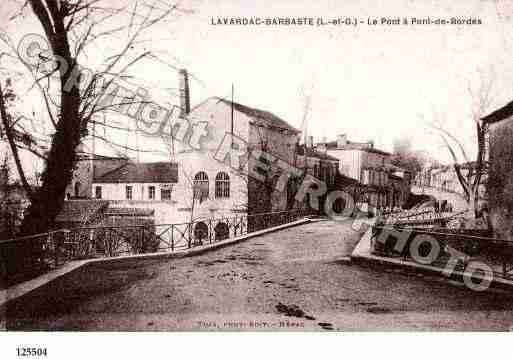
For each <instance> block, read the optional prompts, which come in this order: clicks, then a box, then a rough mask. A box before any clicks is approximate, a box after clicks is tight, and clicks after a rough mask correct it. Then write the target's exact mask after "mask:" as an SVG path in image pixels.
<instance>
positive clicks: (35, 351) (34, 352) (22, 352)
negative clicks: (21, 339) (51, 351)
mask: <svg viewBox="0 0 513 359" xmlns="http://www.w3.org/2000/svg"><path fill="white" fill-rule="evenodd" d="M16 353H17V354H18V356H19V357H42V356H44V357H45V356H47V350H46V348H28V347H21V348H16Z"/></svg>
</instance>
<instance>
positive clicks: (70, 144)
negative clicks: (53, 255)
mask: <svg viewBox="0 0 513 359" xmlns="http://www.w3.org/2000/svg"><path fill="white" fill-rule="evenodd" d="M61 99H62V101H61V104H62V106H61V114H62V116H63V118H61V119H60V121H59V122H58V125H57V129H56V132H55V135H54V136H53V139H52V146H51V148H50V152H49V154H48V156H47V162H46V168H45V170H44V172H43V174H42V177H41V183H42V185H41V187H40V188H39V189H37V190H36V191H34V198H33V200H32V203H31V204H30V206H29V208H28V209H27V211H26V214H25V217H24V219H23V222H22V225H21V233H20V234H21V235H29V234H35V233H42V232H46V231H48V230H49V229H50V228H51V227H52V226H53V223H54V220H55V217H56V216H57V215H58V214H59V212H60V211H61V209H62V205H63V202H64V196H65V191H66V187H67V185H68V184H69V183H70V182H71V179H72V176H73V168H74V166H75V161H76V153H75V150H76V147H77V146H78V144H79V143H80V137H81V136H80V135H81V131H80V119H79V107H80V94H79V91H78V89H76V87H73V89H72V90H70V91H69V92H64V91H63V92H62V97H61Z"/></svg>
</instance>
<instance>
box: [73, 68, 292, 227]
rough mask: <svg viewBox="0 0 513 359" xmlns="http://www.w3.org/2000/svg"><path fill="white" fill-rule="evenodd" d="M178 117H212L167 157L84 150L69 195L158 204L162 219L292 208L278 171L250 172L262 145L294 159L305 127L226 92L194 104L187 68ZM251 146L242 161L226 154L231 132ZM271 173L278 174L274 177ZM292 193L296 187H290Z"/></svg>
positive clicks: (119, 204)
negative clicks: (222, 153) (197, 140)
mask: <svg viewBox="0 0 513 359" xmlns="http://www.w3.org/2000/svg"><path fill="white" fill-rule="evenodd" d="M180 86H181V90H180V102H181V103H180V104H181V108H182V110H183V113H182V114H181V116H180V119H179V121H184V120H185V119H186V120H187V121H188V123H189V125H188V128H189V129H192V128H194V127H195V126H196V125H197V124H201V123H202V122H205V121H206V122H207V132H206V136H204V138H203V139H202V146H201V148H199V149H198V148H191V146H190V143H189V142H188V141H187V140H188V139H189V137H190V133H187V135H186V136H185V138H184V141H176V140H173V141H172V140H171V138H165V137H162V138H159V140H161V141H162V140H163V141H167V142H168V143H167V144H168V145H169V146H168V148H169V149H170V150H169V161H168V162H157V163H137V162H135V161H132V160H129V159H128V158H122V157H120V158H114V157H110V158H107V157H101V156H97V155H93V156H87V155H84V156H83V157H82V158H81V159H80V161H78V163H77V166H76V170H75V172H74V176H73V180H72V183H70V185H69V186H68V190H67V198H68V199H70V200H73V199H76V198H90V199H97V200H106V201H109V208H124V207H127V208H128V207H129V208H142V209H151V210H154V216H155V223H156V224H159V225H160V224H171V223H183V222H192V221H202V220H207V219H209V218H221V217H233V216H245V215H251V214H255V213H261V212H272V211H283V210H286V209H287V208H288V202H289V201H288V200H287V199H288V198H287V191H286V190H285V191H279V190H276V189H275V188H274V186H271V185H269V184H272V181H273V180H275V178H276V176H277V175H278V176H279V172H276V171H272V176H269V183H266V181H262V180H258V179H256V178H254V177H253V176H251V175H250V176H248V172H249V173H251V170H254V169H255V168H258V167H259V166H261V164H262V163H261V162H262V158H261V156H260V155H259V154H261V153H262V152H266V153H270V154H272V156H273V157H274V158H275V159H280V160H282V161H285V162H287V163H291V164H292V163H293V162H294V159H295V148H296V145H297V140H298V135H299V131H298V130H296V129H295V128H294V127H292V126H290V125H289V124H288V123H287V122H286V121H284V120H282V119H281V118H279V117H278V116H276V115H274V114H272V113H270V112H268V111H264V110H260V109H255V108H252V107H249V106H245V105H242V104H239V103H235V102H231V101H228V100H226V99H223V98H219V97H211V98H208V99H206V100H205V101H203V102H201V103H200V104H198V105H197V106H194V107H192V108H191V106H190V98H189V96H190V89H189V84H188V78H187V73H186V72H184V71H181V72H180ZM232 133H233V135H234V137H235V138H237V142H238V145H240V146H242V144H243V145H244V147H246V148H245V149H244V151H241V153H244V158H245V160H244V161H242V162H241V163H244V165H243V166H242V167H239V168H234V167H233V164H231V163H229V162H227V161H225V159H224V158H220V157H219V153H218V152H219V148H220V146H221V145H222V144H223V141H225V137H226V136H227V134H232ZM271 177H272V178H271ZM289 195H290V194H289Z"/></svg>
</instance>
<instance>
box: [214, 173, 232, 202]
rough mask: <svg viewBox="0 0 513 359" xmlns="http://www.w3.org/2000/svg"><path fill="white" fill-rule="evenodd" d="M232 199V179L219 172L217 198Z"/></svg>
mask: <svg viewBox="0 0 513 359" xmlns="http://www.w3.org/2000/svg"><path fill="white" fill-rule="evenodd" d="M228 197H230V177H229V176H228V174H227V173H226V172H219V173H218V174H217V176H216V198H228Z"/></svg>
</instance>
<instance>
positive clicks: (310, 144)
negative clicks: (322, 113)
mask: <svg viewBox="0 0 513 359" xmlns="http://www.w3.org/2000/svg"><path fill="white" fill-rule="evenodd" d="M306 147H307V148H312V147H313V136H308V137H307V138H306Z"/></svg>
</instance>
